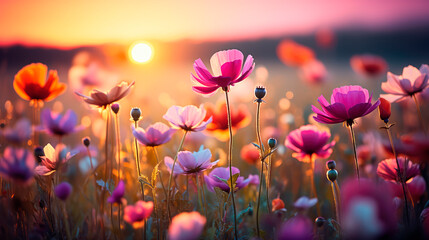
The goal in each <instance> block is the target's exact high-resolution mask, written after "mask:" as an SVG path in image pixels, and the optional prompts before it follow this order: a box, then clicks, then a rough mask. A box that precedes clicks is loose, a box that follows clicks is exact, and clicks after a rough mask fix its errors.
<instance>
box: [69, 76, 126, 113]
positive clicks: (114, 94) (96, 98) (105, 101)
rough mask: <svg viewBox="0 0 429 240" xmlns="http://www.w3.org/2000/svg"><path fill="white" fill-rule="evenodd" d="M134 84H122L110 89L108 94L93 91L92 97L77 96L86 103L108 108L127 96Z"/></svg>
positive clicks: (79, 94)
mask: <svg viewBox="0 0 429 240" xmlns="http://www.w3.org/2000/svg"><path fill="white" fill-rule="evenodd" d="M133 85H134V82H132V83H130V84H128V83H127V82H121V83H120V84H119V85H117V86H115V87H114V88H112V89H110V90H109V91H107V92H101V91H99V90H97V89H94V90H92V92H91V94H90V96H89V97H88V96H85V95H83V94H82V93H79V92H75V93H76V95H78V96H79V97H81V98H82V99H83V100H84V101H85V102H86V103H88V104H91V105H95V106H97V107H101V108H103V109H104V108H106V107H107V106H108V105H110V104H112V103H114V102H117V101H119V100H121V99H122V98H124V97H125V96H127V95H128V94H129V93H130V91H131V87H132V86H133Z"/></svg>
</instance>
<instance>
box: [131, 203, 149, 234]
mask: <svg viewBox="0 0 429 240" xmlns="http://www.w3.org/2000/svg"><path fill="white" fill-rule="evenodd" d="M152 211H153V202H144V201H141V200H140V201H138V202H136V203H135V204H134V205H128V206H126V207H125V209H124V220H125V221H126V222H127V223H129V224H131V225H132V226H133V228H135V229H137V228H141V227H143V226H144V221H145V220H146V219H147V218H149V216H150V214H151V213H152Z"/></svg>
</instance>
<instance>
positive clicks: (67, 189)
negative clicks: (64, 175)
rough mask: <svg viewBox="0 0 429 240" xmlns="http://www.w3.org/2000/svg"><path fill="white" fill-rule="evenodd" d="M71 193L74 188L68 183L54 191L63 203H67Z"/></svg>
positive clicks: (63, 183)
mask: <svg viewBox="0 0 429 240" xmlns="http://www.w3.org/2000/svg"><path fill="white" fill-rule="evenodd" d="M71 191H72V186H71V185H70V183H68V182H62V183H60V184H58V185H57V186H56V187H55V189H54V192H55V195H56V196H57V197H58V198H59V199H61V200H63V201H65V200H66V199H67V198H68V197H69V195H70V193H71Z"/></svg>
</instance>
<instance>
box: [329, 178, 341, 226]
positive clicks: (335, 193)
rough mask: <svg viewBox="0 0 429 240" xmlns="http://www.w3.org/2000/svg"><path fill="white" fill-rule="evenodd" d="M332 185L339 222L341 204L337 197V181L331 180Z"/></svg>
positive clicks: (338, 220)
mask: <svg viewBox="0 0 429 240" xmlns="http://www.w3.org/2000/svg"><path fill="white" fill-rule="evenodd" d="M331 187H332V195H333V196H334V205H335V216H336V218H337V222H340V205H339V201H338V199H337V195H338V193H337V190H336V186H335V181H333V182H331Z"/></svg>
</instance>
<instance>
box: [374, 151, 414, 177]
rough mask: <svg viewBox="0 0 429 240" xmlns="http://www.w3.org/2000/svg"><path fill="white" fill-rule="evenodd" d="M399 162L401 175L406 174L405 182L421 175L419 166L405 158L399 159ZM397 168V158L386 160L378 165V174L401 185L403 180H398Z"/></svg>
mask: <svg viewBox="0 0 429 240" xmlns="http://www.w3.org/2000/svg"><path fill="white" fill-rule="evenodd" d="M398 162H399V168H400V170H401V174H404V172H405V174H406V175H405V181H408V180H409V179H411V178H413V177H415V176H417V175H419V174H420V166H419V165H418V164H413V163H412V162H411V161H410V160H407V159H405V158H403V157H398ZM397 168H398V166H397V164H396V159H395V158H390V159H386V160H384V161H381V162H380V163H379V164H378V167H377V174H378V176H380V177H381V178H383V179H384V180H386V181H391V182H398V183H400V182H401V180H400V179H398V173H397V171H396V169H397ZM405 169H406V171H405Z"/></svg>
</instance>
